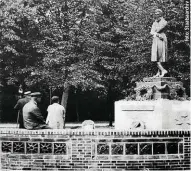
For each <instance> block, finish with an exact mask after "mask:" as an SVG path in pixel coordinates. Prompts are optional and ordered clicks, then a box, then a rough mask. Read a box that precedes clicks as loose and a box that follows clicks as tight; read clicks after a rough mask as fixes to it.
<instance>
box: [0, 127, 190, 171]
mask: <svg viewBox="0 0 191 171" xmlns="http://www.w3.org/2000/svg"><path fill="white" fill-rule="evenodd" d="M0 150H1V151H0V152H1V153H0V154H1V155H0V156H1V170H54V171H55V170H96V171H99V170H108V171H109V170H111V171H112V170H144V169H150V170H190V169H191V167H190V131H185V130H184V131H183V130H168V131H167V130H159V131H113V130H104V131H101V130H95V131H83V130H38V131H28V130H19V129H18V130H17V129H9V130H8V129H1V130H0Z"/></svg>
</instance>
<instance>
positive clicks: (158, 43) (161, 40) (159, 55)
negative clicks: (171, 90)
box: [150, 9, 168, 77]
mask: <svg viewBox="0 0 191 171" xmlns="http://www.w3.org/2000/svg"><path fill="white" fill-rule="evenodd" d="M155 17H156V20H155V21H154V23H153V25H152V28H151V32H150V34H151V35H152V36H153V43H152V53H151V61H153V62H157V67H158V72H157V74H156V75H155V76H154V77H164V75H165V74H167V70H166V69H164V68H163V66H162V64H161V62H166V61H167V60H168V59H167V38H166V35H165V33H164V29H165V27H166V26H167V21H166V20H165V19H164V18H163V17H162V10H160V9H156V10H155Z"/></svg>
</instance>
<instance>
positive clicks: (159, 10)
mask: <svg viewBox="0 0 191 171" xmlns="http://www.w3.org/2000/svg"><path fill="white" fill-rule="evenodd" d="M162 15H163V13H162V10H161V9H156V10H155V18H156V19H159V18H160V17H162Z"/></svg>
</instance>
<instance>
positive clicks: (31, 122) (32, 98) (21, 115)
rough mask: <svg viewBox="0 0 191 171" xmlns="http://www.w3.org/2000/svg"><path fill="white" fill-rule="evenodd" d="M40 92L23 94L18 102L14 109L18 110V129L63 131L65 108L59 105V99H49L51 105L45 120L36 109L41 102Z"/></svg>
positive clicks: (56, 97)
mask: <svg viewBox="0 0 191 171" xmlns="http://www.w3.org/2000/svg"><path fill="white" fill-rule="evenodd" d="M41 98H42V94H41V93H40V92H34V93H31V92H30V91H27V92H25V93H24V98H21V99H19V100H18V102H17V104H16V105H15V107H14V109H16V110H18V117H17V123H19V128H26V129H29V130H33V129H63V128H64V122H65V108H64V107H63V106H62V105H60V104H59V97H58V96H53V97H52V98H51V100H52V104H51V105H49V106H48V108H47V112H48V115H47V118H46V119H45V118H44V117H43V115H42V113H41V111H40V109H39V107H38V103H40V102H41Z"/></svg>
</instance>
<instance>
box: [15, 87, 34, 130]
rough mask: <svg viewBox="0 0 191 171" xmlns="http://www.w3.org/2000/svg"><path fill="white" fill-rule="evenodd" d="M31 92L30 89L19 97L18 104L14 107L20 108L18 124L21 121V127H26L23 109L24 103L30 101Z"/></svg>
mask: <svg viewBox="0 0 191 171" xmlns="http://www.w3.org/2000/svg"><path fill="white" fill-rule="evenodd" d="M30 94H31V92H30V91H27V92H25V93H24V97H23V98H21V99H19V100H18V101H17V104H16V105H15V107H14V109H16V110H18V116H17V124H18V123H19V128H24V124H23V111H22V109H23V107H24V105H25V104H27V103H28V102H29V101H30Z"/></svg>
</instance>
